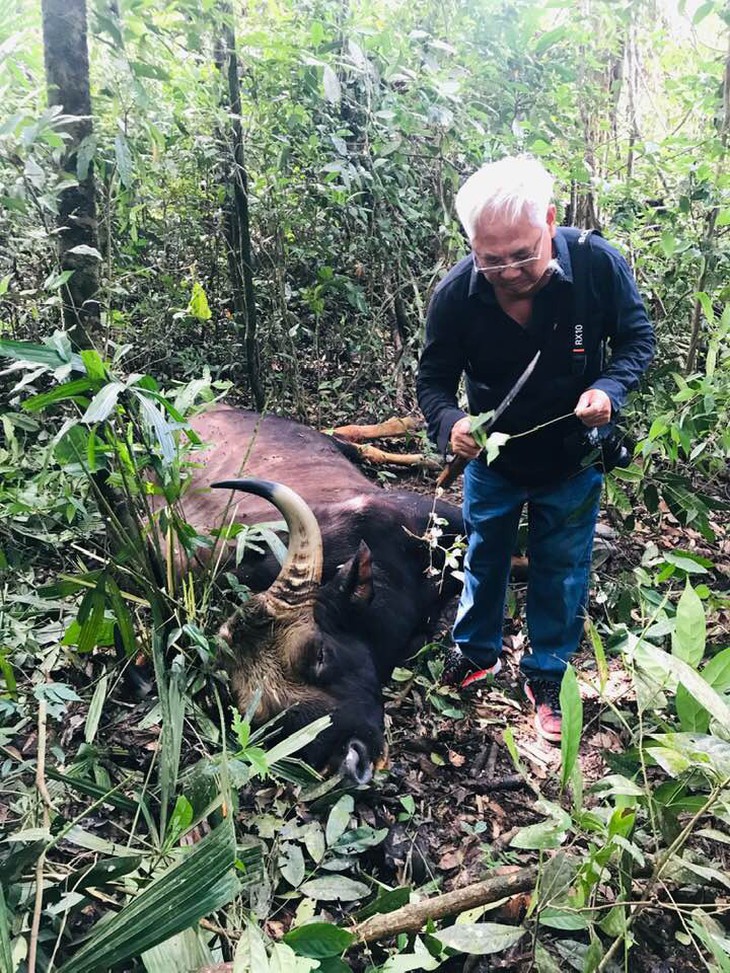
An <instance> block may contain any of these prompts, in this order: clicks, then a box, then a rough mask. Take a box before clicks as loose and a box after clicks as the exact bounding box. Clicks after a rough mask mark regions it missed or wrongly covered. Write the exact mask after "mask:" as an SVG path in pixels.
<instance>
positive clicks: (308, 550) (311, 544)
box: [212, 479, 323, 615]
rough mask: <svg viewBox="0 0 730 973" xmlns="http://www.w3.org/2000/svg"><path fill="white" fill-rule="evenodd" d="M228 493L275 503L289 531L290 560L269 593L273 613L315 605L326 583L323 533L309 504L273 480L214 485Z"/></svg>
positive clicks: (228, 482)
mask: <svg viewBox="0 0 730 973" xmlns="http://www.w3.org/2000/svg"><path fill="white" fill-rule="evenodd" d="M212 485H213V486H214V487H218V488H221V489H225V490H240V491H242V492H243V493H253V494H255V495H256V496H258V497H263V498H264V499H265V500H268V501H269V502H270V503H272V504H273V505H274V506H275V507H276V509H277V510H278V511H279V513H280V514H281V515H282V517H283V518H284V520H285V521H286V525H287V527H288V528H289V546H288V549H287V554H286V560H285V561H284V563H283V564H282V566H281V571H280V572H279V575H278V577H277V578H276V580H275V581H274V583H273V584H272V585H271V587H270V588H269V589H268V591H267V592H266V593H265V598H266V601H267V602H268V603H269V605H270V607H271V609H272V613H273V614H275V615H276V614H279V613H280V611H286V610H288V609H292V608H298V607H301V606H303V605H306V604H311V602H312V601H313V598H314V593H315V592H316V590H317V588H318V587H319V584H320V582H321V580H322V560H323V554H322V534H321V532H320V529H319V524H318V523H317V518H316V517H315V516H314V514H313V513H312V511H311V510H310V509H309V507H308V505H307V504H306V503H305V502H304V500H302V498H301V497H300V496H299V494H298V493H295V492H294V490H290V489H289V487H287V486H284V485H283V483H272V482H271V481H270V480H255V479H242V480H223V481H222V482H219V483H213V484H212Z"/></svg>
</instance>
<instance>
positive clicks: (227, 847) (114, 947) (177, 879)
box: [59, 817, 240, 973]
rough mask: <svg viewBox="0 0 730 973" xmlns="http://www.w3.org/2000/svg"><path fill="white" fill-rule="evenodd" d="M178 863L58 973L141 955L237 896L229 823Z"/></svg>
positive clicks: (87, 970)
mask: <svg viewBox="0 0 730 973" xmlns="http://www.w3.org/2000/svg"><path fill="white" fill-rule="evenodd" d="M178 854H184V857H183V860H182V861H181V862H179V863H178V864H176V865H173V866H172V867H171V868H168V869H167V870H166V871H165V872H164V873H163V874H162V875H161V876H160V878H158V879H157V880H156V881H155V882H153V883H152V885H150V886H149V887H148V888H146V889H145V890H144V891H143V892H141V893H140V894H139V895H137V896H136V897H135V898H134V899H132V900H131V901H130V902H129V903H128V904H127V905H125V906H124V907H123V908H122V910H121V911H120V912H118V913H116V914H115V915H112V916H111V918H109V919H108V921H104V922H100V923H99V925H98V927H95V928H93V929H92V931H91V935H90V936H89V938H88V939H87V940H86V941H85V942H84V944H83V945H82V946H81V948H80V949H79V950H78V952H77V953H76V954H75V955H74V956H73V957H72V958H71V959H70V960H69V961H68V962H67V963H64V965H63V966H62V967H61V969H60V970H59V973H95V971H97V970H104V969H112V968H113V967H115V966H118V965H121V964H123V963H125V962H126V961H128V960H130V959H132V958H133V957H135V956H139V955H140V954H142V953H145V952H146V951H147V950H149V949H152V947H153V946H156V945H157V944H158V943H162V942H165V941H166V940H168V939H170V938H171V937H172V936H174V935H176V934H177V933H179V932H182V931H183V930H185V929H188V928H191V927H193V926H195V924H196V923H197V922H198V921H199V920H200V919H202V918H203V917H205V916H207V915H210V913H212V912H215V910H216V909H221V908H223V906H224V905H227V904H228V903H229V902H230V901H231V900H232V899H233V898H235V896H236V895H237V894H238V893H239V889H240V885H239V882H238V879H237V878H236V875H235V873H234V870H233V862H234V860H235V854H236V838H235V834H234V831H233V823H232V819H231V818H230V817H228V818H226V819H224V821H223V823H222V824H220V825H219V826H218V827H217V828H215V829H214V830H213V831H212V832H211V833H210V834H208V835H206V836H205V837H204V838H203V839H202V841H200V842H199V843H198V844H197V845H194V846H193V847H192V848H191V849H189V850H188V849H186V850H185V853H182V852H179V853H178Z"/></svg>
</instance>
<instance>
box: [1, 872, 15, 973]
mask: <svg viewBox="0 0 730 973" xmlns="http://www.w3.org/2000/svg"><path fill="white" fill-rule="evenodd" d="M14 968H15V967H14V963H13V962H12V945H11V941H10V924H9V922H8V909H7V906H6V904H5V892H4V890H3V884H2V882H0V969H3V970H8V971H10V970H12V969H14Z"/></svg>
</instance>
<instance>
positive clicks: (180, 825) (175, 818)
mask: <svg viewBox="0 0 730 973" xmlns="http://www.w3.org/2000/svg"><path fill="white" fill-rule="evenodd" d="M193 813H194V812H193V805H192V804H191V803H190V801H189V800H188V799H187V797H185V795H184V794H179V795H178V798H177V800H176V801H175V807H174V808H173V809H172V814H171V815H170V823H169V825H168V833H167V840H168V843H169V842H175V841H178V840H179V838H180V837H181V836H182V835H183V834H184V833H185V832H186V831H187V830H188V828H189V827H190V825H191V824H192V823H193Z"/></svg>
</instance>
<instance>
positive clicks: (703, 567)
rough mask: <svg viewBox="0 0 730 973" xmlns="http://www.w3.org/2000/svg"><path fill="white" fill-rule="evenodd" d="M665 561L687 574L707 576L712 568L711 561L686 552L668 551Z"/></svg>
mask: <svg viewBox="0 0 730 973" xmlns="http://www.w3.org/2000/svg"><path fill="white" fill-rule="evenodd" d="M664 560H665V561H666V562H667V564H673V565H674V567H675V568H679V569H680V570H681V571H684V572H685V573H686V574H707V569H708V568H710V567H712V562H711V561H708V560H707V559H706V558H703V557H700V556H699V555H697V554H689V553H688V552H686V551H666V552H665V554H664Z"/></svg>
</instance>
